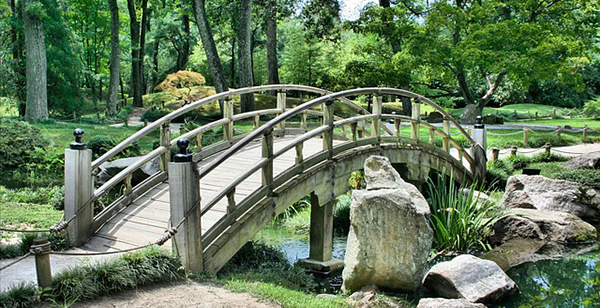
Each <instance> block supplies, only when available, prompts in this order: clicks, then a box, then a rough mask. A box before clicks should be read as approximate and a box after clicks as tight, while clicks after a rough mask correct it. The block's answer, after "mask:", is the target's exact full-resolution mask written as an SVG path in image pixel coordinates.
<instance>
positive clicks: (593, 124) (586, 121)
mask: <svg viewBox="0 0 600 308" xmlns="http://www.w3.org/2000/svg"><path fill="white" fill-rule="evenodd" d="M507 123H514V124H532V125H546V126H565V125H570V126H571V127H573V128H575V127H578V128H582V127H583V126H584V125H587V126H588V127H589V128H591V129H593V130H595V131H598V132H600V120H594V119H592V118H565V119H544V120H532V121H519V122H507Z"/></svg>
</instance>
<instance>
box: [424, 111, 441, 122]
mask: <svg viewBox="0 0 600 308" xmlns="http://www.w3.org/2000/svg"><path fill="white" fill-rule="evenodd" d="M442 122H444V116H443V115H442V114H441V113H439V112H437V111H434V112H432V113H430V114H429V115H428V116H427V123H442Z"/></svg>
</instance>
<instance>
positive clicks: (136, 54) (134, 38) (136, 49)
mask: <svg viewBox="0 0 600 308" xmlns="http://www.w3.org/2000/svg"><path fill="white" fill-rule="evenodd" d="M147 6H148V0H142V22H141V25H142V29H141V30H140V22H139V21H138V18H137V11H136V7H135V3H134V0H127V10H128V11H129V28H130V33H131V86H132V88H133V106H135V107H142V106H143V101H142V94H143V89H142V86H143V78H144V71H143V70H144V42H145V34H146V33H145V32H146V31H145V27H143V25H144V23H145V21H146V18H147V17H146V13H147ZM140 32H141V34H140Z"/></svg>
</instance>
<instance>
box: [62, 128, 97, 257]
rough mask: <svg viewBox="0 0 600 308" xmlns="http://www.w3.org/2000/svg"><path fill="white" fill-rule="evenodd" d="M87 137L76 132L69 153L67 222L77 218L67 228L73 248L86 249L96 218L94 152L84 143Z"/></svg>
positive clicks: (66, 167) (77, 130) (66, 158)
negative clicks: (93, 194) (93, 180)
mask: <svg viewBox="0 0 600 308" xmlns="http://www.w3.org/2000/svg"><path fill="white" fill-rule="evenodd" d="M83 134H84V132H83V130H81V129H79V128H78V129H75V131H74V132H73V135H74V136H75V141H74V142H71V145H70V148H69V149H66V150H65V219H66V220H69V219H71V218H72V217H73V216H75V215H77V217H75V219H73V221H71V223H69V225H68V227H67V234H68V238H69V244H70V245H72V246H80V245H83V244H84V243H85V242H86V241H87V240H88V239H89V237H90V235H91V233H92V230H91V226H92V220H93V215H94V210H93V208H94V206H93V204H88V203H89V201H90V200H91V199H92V193H93V186H92V150H89V149H88V148H87V145H86V144H85V143H84V142H82V141H81V139H82V137H83ZM82 208H83V209H82ZM80 211H81V212H80ZM78 212H79V214H77V213H78Z"/></svg>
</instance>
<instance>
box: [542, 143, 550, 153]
mask: <svg viewBox="0 0 600 308" xmlns="http://www.w3.org/2000/svg"><path fill="white" fill-rule="evenodd" d="M542 148H544V153H545V154H546V155H547V156H550V153H551V151H552V144H550V142H548V143H546V144H544V146H543V147H542Z"/></svg>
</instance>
